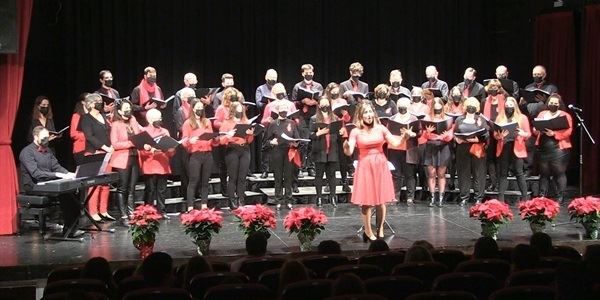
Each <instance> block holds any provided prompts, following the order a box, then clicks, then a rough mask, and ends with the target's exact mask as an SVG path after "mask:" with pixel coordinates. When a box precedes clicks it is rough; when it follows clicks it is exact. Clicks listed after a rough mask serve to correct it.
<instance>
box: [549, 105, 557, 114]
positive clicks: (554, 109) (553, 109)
mask: <svg viewBox="0 0 600 300" xmlns="http://www.w3.org/2000/svg"><path fill="white" fill-rule="evenodd" d="M548 110H549V111H551V112H553V113H554V112H556V111H557V110H558V105H548Z"/></svg>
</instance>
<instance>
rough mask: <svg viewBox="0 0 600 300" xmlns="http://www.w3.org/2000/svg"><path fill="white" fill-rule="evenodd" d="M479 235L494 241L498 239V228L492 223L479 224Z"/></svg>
mask: <svg viewBox="0 0 600 300" xmlns="http://www.w3.org/2000/svg"><path fill="white" fill-rule="evenodd" d="M481 235H482V236H486V237H491V238H493V239H494V240H495V239H497V238H498V226H496V224H494V223H492V222H481Z"/></svg>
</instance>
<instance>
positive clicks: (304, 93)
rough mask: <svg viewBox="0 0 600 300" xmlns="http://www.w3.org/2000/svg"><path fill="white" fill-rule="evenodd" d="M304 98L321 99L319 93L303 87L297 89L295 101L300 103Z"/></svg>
mask: <svg viewBox="0 0 600 300" xmlns="http://www.w3.org/2000/svg"><path fill="white" fill-rule="evenodd" d="M304 98H308V99H313V100H319V99H320V98H321V92H314V91H309V90H307V89H305V88H303V87H299V88H298V93H297V96H296V101H301V100H302V99H304Z"/></svg>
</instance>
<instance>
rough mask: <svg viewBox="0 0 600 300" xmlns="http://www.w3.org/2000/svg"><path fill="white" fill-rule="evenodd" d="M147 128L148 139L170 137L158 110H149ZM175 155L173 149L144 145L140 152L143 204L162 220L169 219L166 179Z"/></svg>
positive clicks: (145, 129) (145, 128)
mask: <svg viewBox="0 0 600 300" xmlns="http://www.w3.org/2000/svg"><path fill="white" fill-rule="evenodd" d="M146 121H147V122H148V126H146V127H144V131H146V132H147V133H148V134H149V135H150V137H152V138H153V139H160V138H161V137H170V136H171V135H170V134H169V131H168V130H167V129H166V128H163V127H162V114H161V112H160V111H159V110H158V109H151V110H149V111H148V112H147V113H146ZM174 154H175V149H169V150H168V151H162V150H159V149H157V148H156V147H153V146H151V145H144V150H142V151H140V158H141V161H142V166H141V167H142V173H143V174H144V177H145V183H146V184H145V190H144V202H145V203H146V204H152V205H154V200H156V208H157V209H158V212H159V213H160V214H162V216H163V218H165V219H169V216H167V214H166V206H165V199H166V198H167V177H168V176H169V175H170V174H171V165H170V160H171V157H173V155H174Z"/></svg>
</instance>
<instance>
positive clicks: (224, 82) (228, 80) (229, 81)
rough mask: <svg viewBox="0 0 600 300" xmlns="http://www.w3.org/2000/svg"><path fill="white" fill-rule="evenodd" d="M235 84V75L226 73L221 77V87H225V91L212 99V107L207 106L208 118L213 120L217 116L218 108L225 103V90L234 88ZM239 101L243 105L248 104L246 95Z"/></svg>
mask: <svg viewBox="0 0 600 300" xmlns="http://www.w3.org/2000/svg"><path fill="white" fill-rule="evenodd" d="M234 84H235V81H234V80H233V75H231V74H229V73H225V74H223V75H221V86H222V87H223V89H222V90H221V91H220V92H218V93H216V94H215V95H214V96H213V97H212V99H211V105H205V108H204V109H205V113H206V117H207V118H212V117H214V116H215V112H216V111H217V108H218V107H219V105H221V103H222V102H223V97H224V93H225V90H226V89H227V88H228V87H233V86H234ZM239 101H240V102H241V103H244V102H246V100H245V99H244V95H242V97H241V98H240V99H239Z"/></svg>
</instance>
